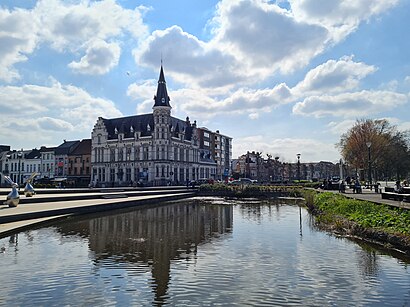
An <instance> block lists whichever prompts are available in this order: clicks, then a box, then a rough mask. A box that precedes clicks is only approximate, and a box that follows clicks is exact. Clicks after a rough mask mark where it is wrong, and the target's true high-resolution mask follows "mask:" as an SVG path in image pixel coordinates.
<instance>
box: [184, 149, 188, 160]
mask: <svg viewBox="0 0 410 307" xmlns="http://www.w3.org/2000/svg"><path fill="white" fill-rule="evenodd" d="M185 161H187V162H189V149H187V150H186V157H185Z"/></svg>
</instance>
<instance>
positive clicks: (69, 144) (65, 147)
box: [54, 140, 80, 155]
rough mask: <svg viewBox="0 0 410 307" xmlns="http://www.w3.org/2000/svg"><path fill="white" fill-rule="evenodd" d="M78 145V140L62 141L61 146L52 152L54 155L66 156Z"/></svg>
mask: <svg viewBox="0 0 410 307" xmlns="http://www.w3.org/2000/svg"><path fill="white" fill-rule="evenodd" d="M79 144H80V141H79V140H76V141H64V143H63V144H61V145H60V146H58V147H56V148H55V150H54V152H55V154H56V155H68V154H69V153H71V152H72V151H73V150H74V149H75V148H76V147H77V146H78V145H79Z"/></svg>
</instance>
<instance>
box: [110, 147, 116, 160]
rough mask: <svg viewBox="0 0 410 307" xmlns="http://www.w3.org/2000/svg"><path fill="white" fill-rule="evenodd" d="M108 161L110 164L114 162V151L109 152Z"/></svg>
mask: <svg viewBox="0 0 410 307" xmlns="http://www.w3.org/2000/svg"><path fill="white" fill-rule="evenodd" d="M110 161H111V162H114V161H115V149H111V150H110Z"/></svg>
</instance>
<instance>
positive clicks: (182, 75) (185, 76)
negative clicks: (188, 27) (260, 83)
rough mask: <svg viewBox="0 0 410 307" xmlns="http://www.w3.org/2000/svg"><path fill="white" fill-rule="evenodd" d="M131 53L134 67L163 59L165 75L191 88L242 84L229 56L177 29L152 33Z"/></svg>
mask: <svg viewBox="0 0 410 307" xmlns="http://www.w3.org/2000/svg"><path fill="white" fill-rule="evenodd" d="M133 54H134V56H135V60H136V62H137V63H138V64H142V65H150V66H152V67H155V68H157V67H158V64H159V59H161V58H163V59H164V61H165V67H166V73H167V75H168V76H172V77H173V78H174V79H175V80H177V81H178V82H182V83H184V84H189V86H190V87H191V88H192V87H198V88H199V87H207V88H212V87H215V88H219V87H226V86H232V85H235V84H238V82H239V83H241V82H244V81H245V79H244V72H243V71H242V70H241V67H240V65H239V63H238V62H237V61H236V60H235V58H234V57H233V56H232V55H230V54H229V53H225V52H223V51H221V50H219V49H217V48H214V47H213V46H212V44H209V43H206V42H203V41H200V40H199V39H198V38H196V37H195V36H193V35H190V34H188V33H186V32H184V31H183V30H182V29H181V28H180V27H178V26H173V27H170V28H168V29H166V30H163V31H160V30H157V31H154V32H153V33H152V35H151V36H150V37H149V38H148V39H147V40H146V41H145V42H144V43H143V44H142V45H141V46H139V47H138V48H137V49H135V50H134V52H133Z"/></svg>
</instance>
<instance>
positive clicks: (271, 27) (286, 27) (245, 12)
mask: <svg viewBox="0 0 410 307" xmlns="http://www.w3.org/2000/svg"><path fill="white" fill-rule="evenodd" d="M214 23H215V25H216V27H215V29H214V30H215V33H216V36H215V44H217V45H219V46H220V48H221V49H222V50H224V51H229V52H232V53H234V54H235V56H236V57H237V58H238V60H239V61H240V62H241V63H244V64H247V65H246V66H247V67H246V69H258V71H259V72H265V73H266V74H265V76H266V75H268V74H270V73H272V72H273V71H275V70H277V69H280V70H281V71H283V72H290V71H293V70H294V69H295V68H298V67H301V66H303V65H306V64H307V63H308V62H309V60H310V59H311V58H312V57H313V56H315V55H317V54H318V53H320V52H321V51H322V50H323V48H324V44H325V43H326V40H327V30H326V29H325V28H324V27H321V26H320V25H312V24H308V23H304V22H297V21H296V20H295V19H294V18H293V16H292V15H291V14H290V12H288V11H287V10H284V9H281V8H279V7H278V6H277V5H275V4H269V3H267V2H265V1H221V2H220V4H219V6H218V12H217V16H216V17H215V19H214ZM268 63H269V65H267V64H268Z"/></svg>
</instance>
